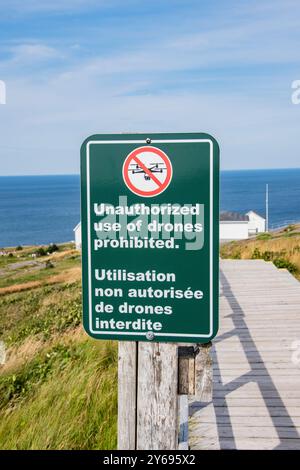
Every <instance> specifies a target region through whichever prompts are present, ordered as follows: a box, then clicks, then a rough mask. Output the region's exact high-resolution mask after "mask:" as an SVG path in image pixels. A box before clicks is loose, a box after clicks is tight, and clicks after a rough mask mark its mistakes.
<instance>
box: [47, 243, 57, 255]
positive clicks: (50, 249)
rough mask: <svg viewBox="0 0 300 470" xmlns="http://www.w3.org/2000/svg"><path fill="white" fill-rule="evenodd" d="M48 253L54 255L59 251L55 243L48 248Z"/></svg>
mask: <svg viewBox="0 0 300 470" xmlns="http://www.w3.org/2000/svg"><path fill="white" fill-rule="evenodd" d="M46 251H47V253H50V254H51V253H54V252H55V251H59V248H58V246H57V245H55V243H51V244H50V245H49V246H48V248H47V250H46Z"/></svg>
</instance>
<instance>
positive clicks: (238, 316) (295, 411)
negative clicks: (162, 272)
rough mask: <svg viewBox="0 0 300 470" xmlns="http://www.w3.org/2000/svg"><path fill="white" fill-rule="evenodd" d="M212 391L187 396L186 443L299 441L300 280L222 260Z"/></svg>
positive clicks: (266, 266)
mask: <svg viewBox="0 0 300 470" xmlns="http://www.w3.org/2000/svg"><path fill="white" fill-rule="evenodd" d="M220 283H221V292H220V330H219V334H218V336H217V338H216V340H215V341H214V346H213V353H212V354H213V361H214V366H213V367H214V394H213V401H212V402H210V403H197V402H191V403H190V423H189V428H190V431H189V432H190V439H189V443H190V447H191V449H298V450H299V449H300V283H299V282H298V281H297V280H296V279H295V278H294V277H293V276H292V275H291V274H289V273H288V272H287V271H285V270H278V269H277V268H276V267H275V266H274V265H273V264H272V263H267V262H265V261H262V260H222V261H221V278H220Z"/></svg>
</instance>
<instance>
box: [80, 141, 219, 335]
mask: <svg viewBox="0 0 300 470" xmlns="http://www.w3.org/2000/svg"><path fill="white" fill-rule="evenodd" d="M81 216H82V268H83V275H82V276H83V321H84V327H85V330H86V331H87V333H88V334H89V335H90V336H92V337H94V338H97V339H118V340H127V341H162V342H166V341H174V342H184V341H185V342H190V343H205V342H208V341H210V340H211V339H212V338H213V337H214V336H215V335H216V333H217V330H218V296H219V284H218V283H219V279H218V275H219V254H218V253H219V148H218V144H217V142H216V141H215V139H213V138H212V137H211V136H209V135H207V134H198V133H188V134H113V135H112V134H107V135H104V134H102V135H94V136H92V137H89V138H88V139H87V140H86V141H85V142H84V143H83V145H82V148H81Z"/></svg>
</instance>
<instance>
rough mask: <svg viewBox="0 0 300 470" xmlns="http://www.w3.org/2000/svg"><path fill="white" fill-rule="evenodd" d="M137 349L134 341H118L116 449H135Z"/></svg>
mask: <svg viewBox="0 0 300 470" xmlns="http://www.w3.org/2000/svg"><path fill="white" fill-rule="evenodd" d="M137 347H138V343H137V342H135V341H119V360H118V449H119V450H135V449H136V379H137Z"/></svg>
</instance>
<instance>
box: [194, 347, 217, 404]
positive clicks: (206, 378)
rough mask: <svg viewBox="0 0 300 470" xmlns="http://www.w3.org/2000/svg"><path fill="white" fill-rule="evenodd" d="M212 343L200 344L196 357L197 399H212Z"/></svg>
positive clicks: (202, 400) (203, 400) (205, 400)
mask: <svg viewBox="0 0 300 470" xmlns="http://www.w3.org/2000/svg"><path fill="white" fill-rule="evenodd" d="M211 348H212V343H211V342H209V343H205V344H200V345H199V354H197V356H196V358H195V376H196V377H195V394H194V395H195V400H197V401H201V402H210V401H212V395H213V368H212V364H213V361H212V358H211Z"/></svg>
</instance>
